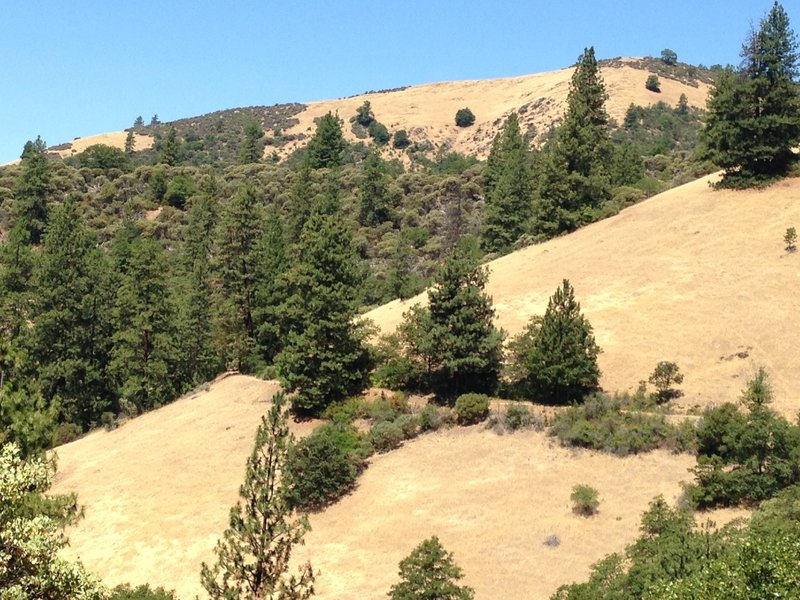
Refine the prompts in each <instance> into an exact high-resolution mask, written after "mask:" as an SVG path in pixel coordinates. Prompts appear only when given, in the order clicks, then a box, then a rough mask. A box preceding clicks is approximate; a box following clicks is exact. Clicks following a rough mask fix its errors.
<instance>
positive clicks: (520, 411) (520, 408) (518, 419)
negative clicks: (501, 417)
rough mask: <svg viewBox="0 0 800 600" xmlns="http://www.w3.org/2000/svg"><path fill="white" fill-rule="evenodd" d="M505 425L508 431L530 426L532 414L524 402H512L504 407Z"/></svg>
mask: <svg viewBox="0 0 800 600" xmlns="http://www.w3.org/2000/svg"><path fill="white" fill-rule="evenodd" d="M505 425H506V427H508V429H509V430H510V431H517V430H518V429H524V428H526V427H531V425H533V415H532V414H531V411H530V410H529V409H528V407H527V406H525V405H524V404H512V405H511V406H509V407H508V408H507V409H506V418H505Z"/></svg>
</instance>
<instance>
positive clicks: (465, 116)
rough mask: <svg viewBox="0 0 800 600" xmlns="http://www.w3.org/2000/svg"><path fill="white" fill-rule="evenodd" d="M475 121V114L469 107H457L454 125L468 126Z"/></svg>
mask: <svg viewBox="0 0 800 600" xmlns="http://www.w3.org/2000/svg"><path fill="white" fill-rule="evenodd" d="M474 122H475V115H474V114H473V113H472V111H471V110H470V109H469V108H466V107H465V108H459V109H458V111H456V125H458V126H459V127H469V126H470V125H472V124H473V123H474Z"/></svg>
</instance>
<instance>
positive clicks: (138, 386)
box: [104, 237, 178, 414]
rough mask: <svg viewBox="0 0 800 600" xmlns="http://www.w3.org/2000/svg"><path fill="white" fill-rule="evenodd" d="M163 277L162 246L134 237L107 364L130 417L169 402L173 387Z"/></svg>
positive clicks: (170, 314)
mask: <svg viewBox="0 0 800 600" xmlns="http://www.w3.org/2000/svg"><path fill="white" fill-rule="evenodd" d="M168 275H169V269H168V267H167V257H166V256H165V254H164V251H163V249H162V248H161V246H160V245H159V244H158V243H157V242H156V241H154V240H152V239H148V238H142V237H137V238H134V239H133V241H131V243H130V262H129V263H128V264H127V266H126V268H125V270H124V271H123V272H122V274H121V277H120V281H119V284H118V287H117V294H116V301H115V303H114V315H113V320H114V334H113V335H112V342H113V348H112V350H111V362H110V364H109V370H110V372H111V374H112V376H113V378H114V380H115V383H116V384H117V386H118V389H119V395H120V397H121V403H122V404H123V406H124V409H125V410H126V411H127V412H132V413H134V414H135V413H137V412H142V411H145V410H150V409H152V408H156V407H158V406H161V405H162V404H164V403H165V402H168V401H170V400H172V399H173V397H174V395H175V392H176V391H177V387H178V386H177V383H178V382H177V381H176V377H177V371H176V369H175V368H174V367H175V363H176V359H177V357H176V353H175V337H174V327H175V309H174V306H173V303H172V295H171V293H170V291H169V288H168V286H167V279H168ZM104 409H105V408H104Z"/></svg>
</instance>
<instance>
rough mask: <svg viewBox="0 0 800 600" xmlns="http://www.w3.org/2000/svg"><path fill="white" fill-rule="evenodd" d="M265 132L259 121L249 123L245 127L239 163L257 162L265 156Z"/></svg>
mask: <svg viewBox="0 0 800 600" xmlns="http://www.w3.org/2000/svg"><path fill="white" fill-rule="evenodd" d="M263 137H264V132H263V131H262V129H261V127H259V126H258V124H257V123H249V124H248V125H247V127H245V129H244V141H243V142H242V146H241V148H239V163H240V164H243V165H246V164H249V163H256V162H258V161H260V160H261V158H262V157H263V156H264V140H263V139H262V138H263Z"/></svg>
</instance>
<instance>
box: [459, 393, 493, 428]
mask: <svg viewBox="0 0 800 600" xmlns="http://www.w3.org/2000/svg"><path fill="white" fill-rule="evenodd" d="M455 411H456V418H457V419H458V422H459V424H461V425H475V424H476V423H480V422H481V421H483V420H485V419H486V417H488V416H489V396H487V395H486V394H461V395H460V396H459V397H458V398H456V404H455Z"/></svg>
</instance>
